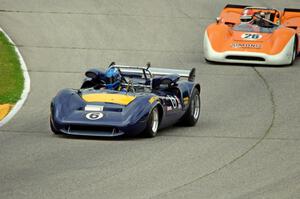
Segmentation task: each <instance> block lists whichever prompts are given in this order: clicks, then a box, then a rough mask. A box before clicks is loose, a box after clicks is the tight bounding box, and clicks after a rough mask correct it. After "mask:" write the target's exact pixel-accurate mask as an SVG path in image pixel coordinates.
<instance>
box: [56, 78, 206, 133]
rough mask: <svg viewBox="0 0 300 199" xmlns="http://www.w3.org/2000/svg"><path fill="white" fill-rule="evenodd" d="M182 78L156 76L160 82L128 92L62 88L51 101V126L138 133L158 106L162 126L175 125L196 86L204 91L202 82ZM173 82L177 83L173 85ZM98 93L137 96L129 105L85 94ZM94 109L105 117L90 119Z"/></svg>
mask: <svg viewBox="0 0 300 199" xmlns="http://www.w3.org/2000/svg"><path fill="white" fill-rule="evenodd" d="M179 78H180V77H179V76H178V75H173V76H172V75H169V76H166V77H165V78H163V77H158V78H154V79H153V80H152V82H153V83H154V82H155V81H157V84H158V85H157V86H155V85H154V86H153V88H150V89H149V88H147V89H144V90H142V91H139V92H128V93H126V92H125V93H124V92H121V91H115V90H109V89H95V88H94V87H92V88H84V89H77V90H75V89H64V90H61V91H60V92H59V93H58V94H57V95H56V96H55V97H54V98H53V100H52V102H51V116H50V123H51V128H52V130H53V131H55V132H59V133H64V134H69V135H85V136H102V137H115V136H121V135H137V134H139V133H141V132H143V131H144V129H145V128H146V125H147V121H148V119H149V116H150V113H151V111H152V109H153V108H154V107H157V108H158V111H159V129H161V128H164V127H168V126H171V125H173V124H175V123H177V122H179V121H180V119H181V118H182V117H183V115H184V114H185V113H186V111H187V109H188V107H189V103H187V101H186V100H184V99H189V98H190V97H191V94H192V92H193V89H198V90H199V92H200V85H199V84H197V83H194V82H191V81H184V80H179ZM155 79H157V80H155ZM85 81H89V80H88V79H87V80H85ZM159 81H161V84H162V83H164V82H163V81H166V82H167V85H168V86H167V87H159V84H160V83H159ZM146 82H147V81H146ZM85 83H86V82H85ZM172 83H174V85H172V86H170V85H171V84H172ZM154 84H155V83H154ZM95 93H105V94H122V95H129V96H134V97H135V99H134V100H133V101H131V102H130V103H129V104H128V105H121V104H115V103H111V102H110V103H107V102H86V101H85V100H84V99H83V98H82V95H84V94H95ZM86 106H95V107H100V110H92V111H91V110H86V109H85V107H86ZM93 112H95V113H97V114H98V113H99V112H100V113H101V118H100V119H96V120H91V119H88V118H87V115H88V114H93Z"/></svg>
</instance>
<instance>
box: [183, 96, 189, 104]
mask: <svg viewBox="0 0 300 199" xmlns="http://www.w3.org/2000/svg"><path fill="white" fill-rule="evenodd" d="M189 100H190V99H189V97H185V98H183V104H184V105H187V104H188V103H189Z"/></svg>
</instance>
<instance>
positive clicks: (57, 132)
mask: <svg viewBox="0 0 300 199" xmlns="http://www.w3.org/2000/svg"><path fill="white" fill-rule="evenodd" d="M50 128H51V131H52V132H53V133H54V134H62V133H61V132H60V131H59V130H57V129H56V128H55V126H54V124H53V122H52V120H51V119H50Z"/></svg>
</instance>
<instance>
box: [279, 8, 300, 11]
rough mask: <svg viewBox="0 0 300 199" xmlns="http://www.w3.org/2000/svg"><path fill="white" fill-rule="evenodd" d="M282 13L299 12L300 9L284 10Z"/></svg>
mask: <svg viewBox="0 0 300 199" xmlns="http://www.w3.org/2000/svg"><path fill="white" fill-rule="evenodd" d="M283 12H300V9H296V8H285V9H284V10H283Z"/></svg>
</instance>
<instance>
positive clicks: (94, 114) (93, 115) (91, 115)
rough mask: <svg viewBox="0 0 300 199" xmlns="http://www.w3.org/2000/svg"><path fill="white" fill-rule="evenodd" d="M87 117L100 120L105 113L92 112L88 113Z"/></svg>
mask: <svg viewBox="0 0 300 199" xmlns="http://www.w3.org/2000/svg"><path fill="white" fill-rule="evenodd" d="M85 117H86V118H87V119H89V120H99V119H101V118H102V117H103V113H101V112H91V113H88V114H86V115H85Z"/></svg>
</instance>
